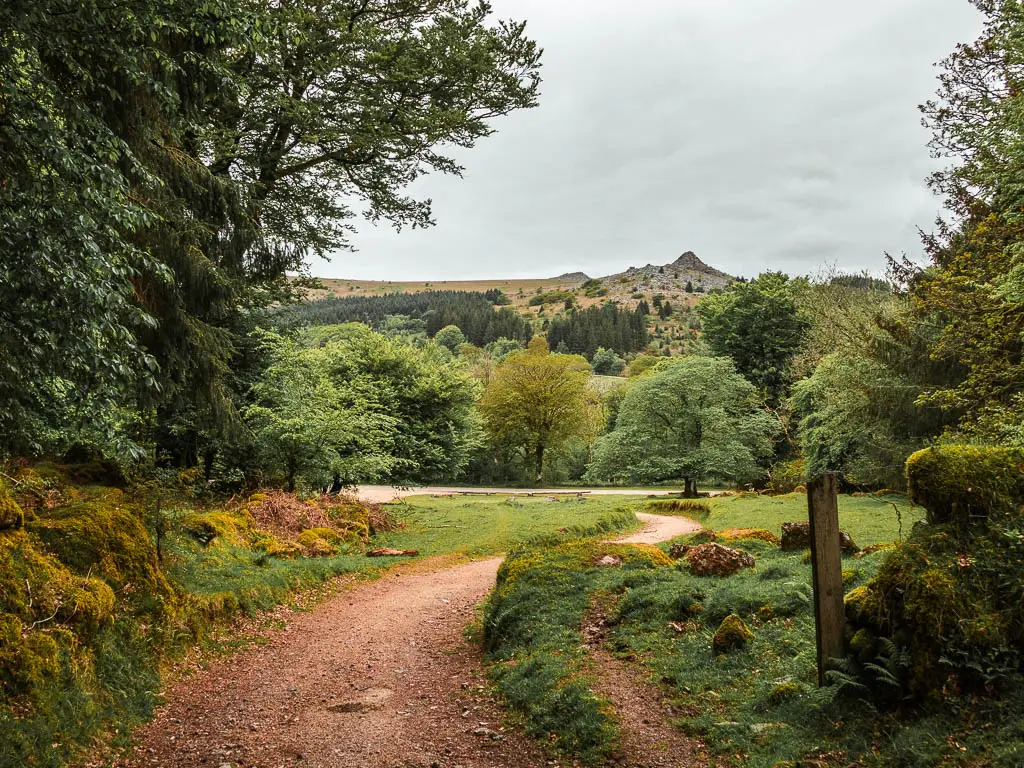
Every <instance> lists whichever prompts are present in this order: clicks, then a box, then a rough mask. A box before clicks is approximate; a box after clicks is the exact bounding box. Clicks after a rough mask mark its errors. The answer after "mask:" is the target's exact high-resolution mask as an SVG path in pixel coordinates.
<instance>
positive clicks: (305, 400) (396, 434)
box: [245, 325, 481, 489]
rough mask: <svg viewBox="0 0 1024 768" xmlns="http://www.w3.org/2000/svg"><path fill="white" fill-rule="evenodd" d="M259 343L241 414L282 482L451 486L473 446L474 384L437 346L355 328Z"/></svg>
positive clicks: (476, 430) (476, 436) (477, 439)
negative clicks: (259, 362) (264, 358)
mask: <svg viewBox="0 0 1024 768" xmlns="http://www.w3.org/2000/svg"><path fill="white" fill-rule="evenodd" d="M266 338H267V341H266V343H267V344H268V345H269V346H270V347H271V349H272V354H271V361H270V364H269V365H268V367H267V370H266V372H265V373H264V375H263V376H262V377H261V379H260V380H259V381H258V382H257V383H256V384H255V385H254V386H253V389H252V393H251V396H252V400H253V404H252V405H251V406H250V407H249V408H247V409H246V412H245V415H246V421H247V423H248V424H249V426H250V428H251V429H252V431H253V434H254V437H255V443H256V448H257V451H258V453H259V455H260V457H261V458H260V460H261V463H262V466H263V468H264V469H265V471H267V473H268V474H269V475H270V476H271V477H274V476H278V477H282V478H283V479H284V481H285V483H286V485H288V486H290V487H293V486H294V485H295V484H296V482H301V484H302V485H304V486H306V487H307V488H325V487H329V486H332V487H334V488H335V489H338V488H340V487H341V486H343V485H349V484H353V483H357V482H367V481H384V480H387V481H389V482H396V483H428V482H437V481H444V480H454V479H455V478H456V477H457V476H458V474H459V473H460V472H461V471H462V470H463V469H464V468H465V466H466V465H467V464H468V463H469V459H470V457H471V455H472V454H473V453H474V452H475V451H476V450H477V449H478V448H479V446H480V443H481V431H480V426H479V422H478V418H477V416H476V412H475V409H474V403H475V401H476V397H477V394H478V385H477V384H476V383H475V382H474V381H473V380H472V379H471V377H470V376H469V375H468V373H467V372H466V371H465V370H464V368H463V367H462V365H461V364H460V363H458V362H455V361H452V360H451V359H450V358H448V356H447V354H444V355H443V356H442V355H441V354H439V352H438V349H437V348H436V347H429V346H428V347H423V348H417V347H414V346H412V345H410V344H407V343H405V342H403V341H401V340H398V339H393V338H389V337H386V336H382V335H380V334H376V333H373V332H372V331H369V330H368V329H367V328H365V327H363V326H358V325H352V326H334V327H324V328H317V329H313V330H310V331H305V332H303V333H301V334H299V335H298V336H296V337H293V338H281V337H279V336H275V335H269V336H267V337H266Z"/></svg>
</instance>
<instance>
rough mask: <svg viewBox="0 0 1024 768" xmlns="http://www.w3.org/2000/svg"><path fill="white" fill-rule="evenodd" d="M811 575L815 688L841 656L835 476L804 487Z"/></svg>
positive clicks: (840, 578) (840, 566)
mask: <svg viewBox="0 0 1024 768" xmlns="http://www.w3.org/2000/svg"><path fill="white" fill-rule="evenodd" d="M807 507H808V513H809V517H810V523H811V569H812V571H813V574H814V626H815V634H816V636H817V642H818V685H819V686H823V685H825V668H826V664H827V663H828V660H829V659H833V658H839V657H841V656H842V655H843V630H844V629H845V626H846V612H845V609H844V607H843V562H842V552H841V551H840V548H839V496H838V491H837V485H836V476H835V474H834V473H831V472H830V473H828V474H825V475H822V476H821V477H818V478H816V479H814V480H812V481H811V482H810V484H809V485H808V486H807Z"/></svg>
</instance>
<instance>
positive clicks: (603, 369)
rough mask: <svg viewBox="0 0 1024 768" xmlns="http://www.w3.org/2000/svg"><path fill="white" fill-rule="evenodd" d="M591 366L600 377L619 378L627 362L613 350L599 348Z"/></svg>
mask: <svg viewBox="0 0 1024 768" xmlns="http://www.w3.org/2000/svg"><path fill="white" fill-rule="evenodd" d="M590 365H591V366H592V367H593V369H594V373H596V374H598V375H600V376H618V375H619V374H620V373H622V370H623V369H624V368H625V367H626V361H625V360H623V359H622V358H621V357H619V356H618V355H616V354H615V352H613V351H612V350H610V349H605V348H604V347H598V348H597V352H595V353H594V357H593V359H592V360H591V361H590Z"/></svg>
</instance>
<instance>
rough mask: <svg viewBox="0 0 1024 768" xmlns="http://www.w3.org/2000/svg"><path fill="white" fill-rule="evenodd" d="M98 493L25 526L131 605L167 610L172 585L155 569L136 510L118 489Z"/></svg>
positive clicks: (62, 558) (150, 546)
mask: <svg viewBox="0 0 1024 768" xmlns="http://www.w3.org/2000/svg"><path fill="white" fill-rule="evenodd" d="M102 498H103V500H102V501H93V502H80V503H77V504H72V505H69V506H67V507H64V508H61V509H59V510H54V511H51V512H48V513H47V514H46V515H44V516H40V517H39V519H38V520H36V521H34V522H33V523H32V524H31V526H30V530H31V531H32V532H33V533H34V534H35V535H37V536H38V537H39V538H40V539H41V540H42V541H43V543H44V544H45V545H46V547H47V548H48V549H49V550H50V551H51V552H52V553H53V554H54V555H55V556H56V557H57V558H58V559H59V560H60V561H61V562H62V563H64V564H65V565H66V566H67V567H68V568H69V569H70V570H71V571H72V572H75V573H78V574H80V575H90V576H92V577H96V578H99V579H102V580H103V581H105V582H106V583H107V584H108V585H110V587H112V588H113V589H114V590H115V591H118V592H120V593H121V594H122V595H124V596H126V597H127V598H128V599H129V601H130V602H131V603H132V604H133V605H134V607H135V608H136V609H138V610H142V611H143V612H146V613H153V614H163V613H165V612H167V611H170V610H172V609H173V607H174V602H175V593H174V590H173V589H172V587H171V585H170V583H169V582H168V581H167V579H166V578H165V576H164V574H163V573H162V572H161V571H160V568H159V565H158V563H157V557H156V547H155V546H154V544H153V542H152V541H151V539H150V536H149V532H148V531H147V530H146V527H145V526H144V525H143V523H142V520H141V518H140V515H139V514H138V512H137V511H136V510H135V509H134V508H132V507H131V506H129V505H124V504H123V500H122V498H121V496H120V492H119V491H114V492H113V493H111V494H105V495H104V496H103V497H102Z"/></svg>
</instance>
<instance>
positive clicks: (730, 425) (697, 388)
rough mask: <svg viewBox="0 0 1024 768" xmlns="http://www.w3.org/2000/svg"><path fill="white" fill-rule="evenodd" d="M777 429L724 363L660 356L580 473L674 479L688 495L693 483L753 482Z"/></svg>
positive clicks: (754, 393) (731, 367) (752, 393)
mask: <svg viewBox="0 0 1024 768" xmlns="http://www.w3.org/2000/svg"><path fill="white" fill-rule="evenodd" d="M778 429H779V425H778V420H777V419H776V417H775V416H773V415H771V414H769V413H766V412H765V411H763V410H762V409H761V408H760V405H759V397H758V393H757V391H756V389H755V388H754V386H753V385H752V384H751V383H750V382H749V381H747V380H746V379H745V378H744V377H743V376H741V375H739V374H738V373H737V372H736V367H735V365H734V364H733V362H732V361H731V360H728V359H726V358H715V357H688V358H684V359H682V360H677V361H671V362H669V361H665V362H663V363H661V364H660V365H659V366H658V367H657V368H655V369H654V370H653V371H651V372H650V373H648V374H646V375H645V376H643V377H641V378H639V379H638V380H637V381H636V383H635V384H633V386H632V388H631V389H630V390H629V392H628V393H627V394H626V396H625V399H624V400H623V401H622V404H621V406H620V407H619V415H618V417H617V419H616V421H615V427H614V429H613V430H612V431H611V432H609V433H608V434H607V435H605V436H603V437H602V438H600V439H599V440H598V441H597V444H596V445H595V447H594V458H593V461H592V463H591V465H590V467H589V469H588V471H587V474H588V476H589V477H590V478H591V479H593V480H606V481H626V482H634V483H660V482H665V481H675V480H682V481H683V483H684V485H685V488H686V491H687V493H688V494H690V495H694V494H696V484H697V481H699V480H709V479H718V480H731V481H740V482H745V481H752V480H756V479H757V478H758V477H759V476H760V475H762V474H763V472H764V464H763V462H764V460H765V459H766V458H767V457H768V456H769V455H770V454H771V451H772V437H773V436H774V435H775V434H776V432H777V431H778Z"/></svg>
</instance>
